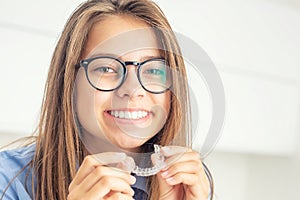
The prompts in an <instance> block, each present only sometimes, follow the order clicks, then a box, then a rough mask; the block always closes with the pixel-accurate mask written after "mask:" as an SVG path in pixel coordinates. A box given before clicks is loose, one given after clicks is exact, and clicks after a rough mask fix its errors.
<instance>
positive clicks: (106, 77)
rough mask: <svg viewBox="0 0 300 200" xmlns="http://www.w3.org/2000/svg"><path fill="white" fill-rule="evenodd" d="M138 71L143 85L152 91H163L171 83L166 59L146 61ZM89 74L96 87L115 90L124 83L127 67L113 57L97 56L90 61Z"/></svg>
mask: <svg viewBox="0 0 300 200" xmlns="http://www.w3.org/2000/svg"><path fill="white" fill-rule="evenodd" d="M137 73H138V79H139V81H140V83H141V84H142V86H143V87H144V88H145V89H146V90H148V91H150V92H155V93H159V92H163V91H165V90H167V89H168V88H169V87H170V85H171V70H170V68H169V67H168V66H167V65H166V62H165V61H164V60H160V59H157V60H155V59H154V60H149V61H146V62H144V63H143V64H142V65H141V66H140V67H139V70H138V71H137ZM87 76H88V79H89V81H90V82H91V84H92V85H93V86H94V87H96V88H98V89H100V90H113V89H116V88H118V87H119V86H120V85H121V84H122V83H123V79H124V76H125V68H124V67H123V65H122V63H121V62H119V61H117V60H115V59H113V58H97V59H94V60H92V61H91V62H90V63H89V65H88V70H87Z"/></svg>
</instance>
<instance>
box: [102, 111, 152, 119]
mask: <svg viewBox="0 0 300 200" xmlns="http://www.w3.org/2000/svg"><path fill="white" fill-rule="evenodd" d="M107 113H108V114H110V115H111V116H113V117H116V118H119V119H128V120H136V119H142V118H146V117H147V116H148V115H149V114H150V112H147V111H144V110H138V111H118V110H110V111H108V112H107Z"/></svg>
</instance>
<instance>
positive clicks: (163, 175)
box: [161, 171, 169, 178]
mask: <svg viewBox="0 0 300 200" xmlns="http://www.w3.org/2000/svg"><path fill="white" fill-rule="evenodd" d="M168 173H169V172H168V171H165V172H163V173H161V176H162V177H164V178H165V177H167V176H168Z"/></svg>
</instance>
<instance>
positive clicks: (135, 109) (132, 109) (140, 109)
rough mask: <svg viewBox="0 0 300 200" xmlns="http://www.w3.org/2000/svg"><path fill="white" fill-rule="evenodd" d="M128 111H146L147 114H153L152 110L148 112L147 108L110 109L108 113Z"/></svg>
mask: <svg viewBox="0 0 300 200" xmlns="http://www.w3.org/2000/svg"><path fill="white" fill-rule="evenodd" d="M112 110H114V111H127V112H134V111H146V112H151V111H150V110H147V109H145V108H112V109H108V110H106V111H112Z"/></svg>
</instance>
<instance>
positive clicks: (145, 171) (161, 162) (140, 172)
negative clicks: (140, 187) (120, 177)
mask: <svg viewBox="0 0 300 200" xmlns="http://www.w3.org/2000/svg"><path fill="white" fill-rule="evenodd" d="M154 152H155V153H156V154H157V155H158V159H157V160H156V162H155V166H153V167H150V168H141V167H139V166H137V165H135V167H134V168H133V170H132V173H135V174H136V175H137V176H152V175H155V174H157V173H158V172H159V171H160V170H161V169H162V168H163V167H165V166H166V163H165V157H164V156H163V155H162V153H161V152H160V147H159V145H157V144H154Z"/></svg>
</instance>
